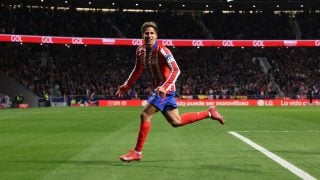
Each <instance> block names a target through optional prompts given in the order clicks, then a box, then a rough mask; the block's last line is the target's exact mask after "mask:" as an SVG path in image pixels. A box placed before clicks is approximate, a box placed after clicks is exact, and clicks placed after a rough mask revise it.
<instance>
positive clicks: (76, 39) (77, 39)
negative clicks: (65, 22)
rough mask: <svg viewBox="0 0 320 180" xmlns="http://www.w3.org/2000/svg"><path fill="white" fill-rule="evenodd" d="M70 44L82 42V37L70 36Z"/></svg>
mask: <svg viewBox="0 0 320 180" xmlns="http://www.w3.org/2000/svg"><path fill="white" fill-rule="evenodd" d="M71 42H72V44H83V40H82V38H72V41H71Z"/></svg>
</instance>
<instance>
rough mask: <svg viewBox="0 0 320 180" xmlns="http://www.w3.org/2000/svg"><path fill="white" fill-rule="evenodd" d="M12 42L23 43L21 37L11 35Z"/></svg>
mask: <svg viewBox="0 0 320 180" xmlns="http://www.w3.org/2000/svg"><path fill="white" fill-rule="evenodd" d="M11 42H22V37H21V36H20V35H11Z"/></svg>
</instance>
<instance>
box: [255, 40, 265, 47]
mask: <svg viewBox="0 0 320 180" xmlns="http://www.w3.org/2000/svg"><path fill="white" fill-rule="evenodd" d="M252 44H253V46H254V47H264V43H263V41H262V40H254V41H253V42H252Z"/></svg>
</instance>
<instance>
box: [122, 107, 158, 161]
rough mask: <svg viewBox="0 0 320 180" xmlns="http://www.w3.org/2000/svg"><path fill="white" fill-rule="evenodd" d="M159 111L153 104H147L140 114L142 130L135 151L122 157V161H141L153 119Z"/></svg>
mask: <svg viewBox="0 0 320 180" xmlns="http://www.w3.org/2000/svg"><path fill="white" fill-rule="evenodd" d="M157 111H158V109H157V108H156V107H154V106H153V105H152V104H149V103H148V104H147V105H146V106H145V107H144V109H143V110H142V112H141V114H140V120H141V121H140V130H139V134H138V138H137V143H136V146H135V148H134V150H130V151H129V152H128V153H127V154H125V155H122V156H120V160H122V161H126V162H130V161H139V160H141V159H142V155H141V153H142V149H143V145H144V143H145V141H146V139H147V136H148V134H149V131H150V128H151V117H152V116H153V115H154V114H155V113H156V112H157Z"/></svg>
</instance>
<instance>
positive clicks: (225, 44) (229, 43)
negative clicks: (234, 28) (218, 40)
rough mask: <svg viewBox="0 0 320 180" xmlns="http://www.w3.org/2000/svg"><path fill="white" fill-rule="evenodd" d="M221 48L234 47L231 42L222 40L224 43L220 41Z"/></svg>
mask: <svg viewBox="0 0 320 180" xmlns="http://www.w3.org/2000/svg"><path fill="white" fill-rule="evenodd" d="M222 46H228V47H232V46H234V45H233V42H232V41H231V40H224V41H222Z"/></svg>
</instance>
